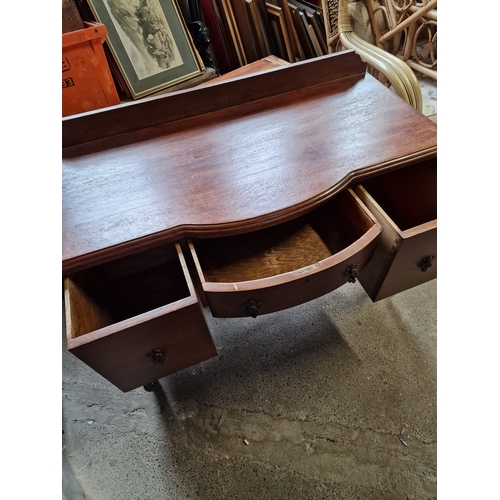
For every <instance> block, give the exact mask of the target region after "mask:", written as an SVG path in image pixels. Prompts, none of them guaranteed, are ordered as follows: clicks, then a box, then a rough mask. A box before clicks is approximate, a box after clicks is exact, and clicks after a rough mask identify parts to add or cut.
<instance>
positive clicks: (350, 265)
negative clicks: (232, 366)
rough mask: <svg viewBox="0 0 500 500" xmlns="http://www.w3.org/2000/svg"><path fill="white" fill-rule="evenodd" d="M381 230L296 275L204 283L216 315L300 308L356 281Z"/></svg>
mask: <svg viewBox="0 0 500 500" xmlns="http://www.w3.org/2000/svg"><path fill="white" fill-rule="evenodd" d="M379 234H380V230H379V228H378V227H377V228H373V230H370V231H369V232H368V233H367V234H366V235H365V236H364V237H363V238H362V241H359V242H358V244H357V245H353V248H348V249H346V251H345V252H342V253H341V254H337V255H335V256H332V257H330V258H328V259H325V260H323V261H321V262H319V263H317V264H314V265H311V266H308V267H304V268H302V269H299V270H297V271H294V272H290V273H286V274H282V275H279V276H273V277H270V278H265V279H259V280H253V281H246V282H239V283H231V284H218V283H204V284H203V289H204V291H205V295H206V297H207V300H208V304H209V306H210V310H211V311H212V314H213V316H215V317H222V318H239V317H245V316H252V317H256V316H258V315H261V314H268V313H272V312H276V311H280V310H282V309H287V308H289V307H293V306H297V305H299V304H303V303H304V302H308V301H310V300H313V299H315V298H317V297H320V296H322V295H325V294H327V293H329V292H331V291H332V290H335V289H336V288H338V287H340V286H342V285H344V284H345V283H347V282H348V281H349V280H350V279H351V280H352V282H354V281H355V280H356V279H357V273H358V272H360V271H361V270H362V269H363V268H364V267H365V265H366V264H367V263H368V262H369V261H370V259H371V256H372V254H373V251H374V248H375V244H376V242H377V238H378V235H379Z"/></svg>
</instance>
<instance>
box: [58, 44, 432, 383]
mask: <svg viewBox="0 0 500 500" xmlns="http://www.w3.org/2000/svg"><path fill="white" fill-rule="evenodd" d="M271 63H272V60H271ZM261 64H262V63H261ZM266 65H267V63H265V65H264V66H263V68H266ZM271 65H273V64H271ZM277 66H278V67H276V68H273V69H264V70H263V71H260V69H259V70H257V72H256V73H253V74H251V75H248V76H237V77H236V78H233V79H227V78H223V79H221V80H219V81H212V82H209V84H208V85H202V86H200V87H197V88H195V89H190V90H184V91H179V92H175V93H172V94H167V95H162V96H159V97H153V98H149V99H145V100H141V101H137V102H133V103H128V104H124V105H119V106H114V107H111V108H106V109H103V110H98V111H94V112H89V113H85V114H82V115H76V116H73V117H68V118H65V119H63V162H62V163H63V259H62V271H63V279H64V290H65V307H66V327H67V328H66V330H67V337H68V341H67V345H68V349H69V350H70V351H71V352H72V353H74V354H75V355H76V356H78V357H79V358H80V359H81V360H82V361H84V362H85V363H87V364H88V365H89V366H91V367H92V368H93V369H94V370H95V371H97V372H98V373H100V374H101V375H102V376H103V377H105V378H106V379H108V380H109V381H111V382H112V383H113V384H114V385H116V386H117V387H118V388H120V389H121V390H123V391H128V390H131V389H134V388H136V387H139V386H141V385H146V384H148V383H150V382H152V381H155V380H157V379H159V378H161V377H164V376H166V375H168V374H171V373H174V372H176V371H178V370H181V369H184V368H187V367H189V366H192V365H194V364H197V363H200V362H202V361H204V360H206V359H209V358H211V357H213V356H215V355H216V354H217V353H216V349H215V346H214V344H213V341H212V338H211V335H210V332H209V330H208V326H207V323H206V321H205V317H204V312H203V306H208V307H209V308H210V310H211V312H212V314H213V315H214V316H218V317H243V316H253V317H255V316H257V315H259V314H267V313H272V312H274V311H277V310H281V309H284V308H287V307H292V306H295V305H297V304H300V303H304V302H307V301H309V300H313V299H314V298H317V297H319V296H321V295H324V294H326V293H328V292H330V291H331V290H333V289H335V288H337V287H339V286H341V285H344V284H345V283H347V282H349V281H355V280H359V281H360V283H361V284H362V286H363V287H364V288H365V290H366V291H367V293H368V295H369V296H370V297H371V298H372V300H374V301H375V300H380V299H382V298H385V297H388V296H390V295H393V294H395V293H398V292H399V291H402V290H405V289H407V288H410V287H413V286H416V285H418V284H421V283H423V282H425V281H428V280H431V279H434V278H435V277H436V270H437V250H436V231H437V215H436V212H437V208H436V184H437V160H436V156H437V145H436V125H435V124H434V123H433V122H432V121H430V120H429V119H427V118H426V117H424V116H423V115H421V114H420V113H419V112H417V111H416V110H415V109H413V108H412V107H410V106H409V105H408V104H406V103H405V102H404V101H403V100H401V99H400V98H399V97H397V96H396V95H395V94H394V93H393V92H392V91H390V90H389V89H387V88H385V87H384V86H383V85H381V84H380V83H379V82H377V81H376V80H375V79H374V78H372V77H371V76H370V75H367V74H366V72H365V69H366V66H365V64H364V63H363V62H362V61H361V60H360V58H359V57H358V56H357V55H355V54H354V53H353V52H351V51H346V52H342V53H338V54H332V55H329V56H324V57H321V58H317V59H311V60H307V61H303V62H300V63H296V64H293V65H283V66H281V65H280V64H279V63H278V64H277ZM258 67H259V68H260V66H258ZM254 70H255V68H254Z"/></svg>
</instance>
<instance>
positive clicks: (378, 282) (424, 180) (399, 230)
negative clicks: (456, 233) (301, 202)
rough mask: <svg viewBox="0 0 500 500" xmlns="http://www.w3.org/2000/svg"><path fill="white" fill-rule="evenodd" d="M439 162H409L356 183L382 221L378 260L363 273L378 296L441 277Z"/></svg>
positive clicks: (371, 292) (362, 278) (368, 289)
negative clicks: (438, 251) (399, 167)
mask: <svg viewBox="0 0 500 500" xmlns="http://www.w3.org/2000/svg"><path fill="white" fill-rule="evenodd" d="M435 163H436V162H435V160H429V161H426V162H423V163H422V164H416V165H412V166H410V167H405V168H403V169H401V170H399V171H396V172H391V173H389V174H387V175H382V176H380V177H377V178H374V179H372V180H370V181H367V182H365V183H363V184H360V185H357V186H356V187H355V191H356V194H357V195H358V196H359V197H360V199H361V200H362V201H363V203H364V204H365V205H366V206H367V207H368V209H369V210H370V212H371V213H372V214H373V216H374V217H375V219H376V220H378V222H379V223H380V224H381V226H382V235H381V237H380V240H379V242H378V244H377V247H376V249H375V253H374V255H373V259H372V261H371V262H370V263H369V265H368V266H366V268H365V269H364V270H363V272H362V273H361V274H360V276H359V281H360V283H361V285H362V286H363V287H364V289H365V290H366V292H367V293H368V295H369V296H370V298H371V299H372V300H373V301H377V300H381V299H384V298H387V297H390V296H391V295H394V294H396V293H399V292H402V291H404V290H407V289H409V288H412V287H414V286H417V285H421V284H422V283H425V282H427V281H430V280H433V279H435V278H436V277H437V196H436V181H437V178H436V164H435Z"/></svg>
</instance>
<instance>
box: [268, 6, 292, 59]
mask: <svg viewBox="0 0 500 500" xmlns="http://www.w3.org/2000/svg"><path fill="white" fill-rule="evenodd" d="M266 8H267V15H268V17H269V22H270V24H271V29H272V31H273V33H274V36H275V38H276V43H277V44H278V52H279V54H278V56H279V57H281V59H285V60H286V61H289V62H294V61H295V59H294V56H293V50H292V45H291V43H290V39H289V38H288V31H287V28H286V22H285V17H284V15H283V10H282V8H281V7H278V6H277V5H274V4H271V3H268V2H266Z"/></svg>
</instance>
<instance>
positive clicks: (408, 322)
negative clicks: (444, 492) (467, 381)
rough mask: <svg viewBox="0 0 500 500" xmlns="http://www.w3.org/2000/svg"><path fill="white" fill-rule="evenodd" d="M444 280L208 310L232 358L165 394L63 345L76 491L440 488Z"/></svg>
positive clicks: (66, 441) (91, 494) (279, 492)
mask: <svg viewBox="0 0 500 500" xmlns="http://www.w3.org/2000/svg"><path fill="white" fill-rule="evenodd" d="M436 288H437V282H436V281H432V282H430V283H427V284H425V285H421V286H419V287H417V288H414V289H411V290H408V291H406V292H403V293H400V294H398V295H396V296H394V297H391V298H388V299H385V300H383V301H380V302H378V303H372V302H371V300H370V299H369V298H368V296H367V295H366V294H365V292H364V290H363V289H362V287H361V286H360V285H359V283H355V284H346V285H344V286H343V287H341V288H339V289H337V290H335V291H333V292H332V293H330V294H328V295H326V296H324V297H321V298H319V299H316V300H314V301H312V302H310V303H307V304H304V305H301V306H298V307H295V308H292V309H289V310H285V311H281V312H279V313H275V314H271V315H267V316H260V317H258V318H256V319H251V318H249V319H214V318H212V317H211V315H210V313H209V311H208V310H206V315H207V320H208V322H209V326H210V328H211V330H212V332H213V337H214V341H215V344H216V346H217V349H218V352H219V356H218V357H217V358H214V359H212V360H209V361H206V362H205V363H203V364H201V365H198V366H195V367H193V368H191V369H187V370H184V371H182V372H179V373H177V374H175V375H172V376H170V377H167V378H165V379H162V380H160V383H159V385H158V387H157V388H156V390H155V391H154V392H147V391H145V390H144V389H143V388H140V389H136V390H134V391H131V392H129V393H126V394H124V393H122V392H121V391H120V390H118V389H116V388H115V387H114V386H112V385H111V384H109V383H108V382H107V381H106V380H104V379H102V378H101V377H100V376H99V375H97V374H96V373H94V372H93V371H92V370H91V369H90V368H88V367H87V366H86V365H84V364H83V363H82V362H81V361H80V360H78V359H77V358H76V357H74V356H73V355H71V354H69V353H68V352H66V350H65V343H64V341H63V354H62V356H63V374H62V379H63V399H62V404H63V407H62V412H63V437H62V442H63V493H64V492H66V499H67V500H78V499H80V498H82V499H83V498H85V499H90V500H118V499H120V500H129V499H130V500H132V499H134V500H149V499H162V500H164V499H169V500H170V499H172V500H184V499H196V500H198V499H199V500H211V499H217V500H220V499H231V500H233V499H236V500H246V499H249V500H250V499H251V500H255V499H259V500H261V499H269V500H280V499H286V500H291V499H300V500H313V499H367V500H377V499H384V500H397V499H402V500H406V499H418V500H423V499H433V498H436V426H437V409H436V336H437V334H436V315H437V313H436V304H437V298H436ZM404 427H406V429H407V430H408V437H407V438H404V437H403V441H405V443H406V445H405V444H403V442H402V440H401V439H400V433H401V431H402V429H403V428H404ZM63 498H64V497H63Z"/></svg>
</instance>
